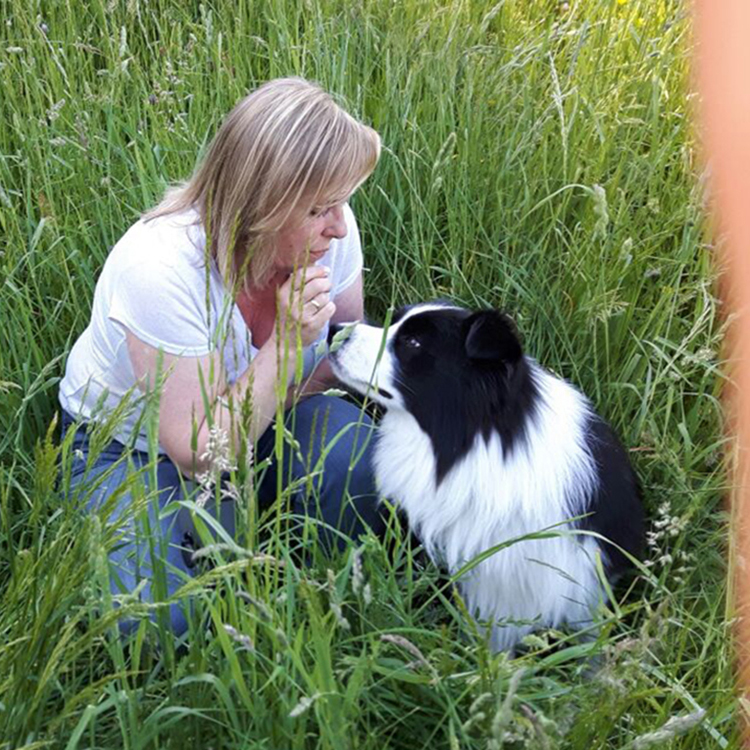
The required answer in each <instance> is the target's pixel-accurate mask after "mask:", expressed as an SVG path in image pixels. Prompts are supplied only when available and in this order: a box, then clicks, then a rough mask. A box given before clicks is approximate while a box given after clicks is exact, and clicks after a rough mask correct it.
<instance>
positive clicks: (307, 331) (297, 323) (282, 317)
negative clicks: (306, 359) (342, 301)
mask: <svg viewBox="0 0 750 750" xmlns="http://www.w3.org/2000/svg"><path fill="white" fill-rule="evenodd" d="M329 273H330V272H329V270H328V269H327V268H326V267H325V266H306V267H305V268H300V269H299V270H298V271H296V272H295V273H293V274H292V275H291V276H290V277H289V278H288V279H287V280H286V281H285V282H284V283H283V284H282V285H281V286H280V287H279V289H278V291H277V293H276V295H277V305H278V307H277V310H278V315H279V321H280V327H281V331H282V334H283V336H284V339H285V342H286V343H287V345H295V344H296V342H297V332H298V331H299V336H300V340H301V342H302V346H303V347H306V346H309V345H310V344H312V343H313V342H314V341H315V339H316V338H318V335H319V334H320V332H321V331H322V330H323V328H324V326H325V325H326V323H328V321H329V320H330V319H331V317H332V316H333V314H334V313H335V312H336V305H335V304H334V303H333V302H332V301H331V298H330V296H329V295H330V291H331V279H330V278H329ZM275 335H276V334H275V333H274V336H275Z"/></svg>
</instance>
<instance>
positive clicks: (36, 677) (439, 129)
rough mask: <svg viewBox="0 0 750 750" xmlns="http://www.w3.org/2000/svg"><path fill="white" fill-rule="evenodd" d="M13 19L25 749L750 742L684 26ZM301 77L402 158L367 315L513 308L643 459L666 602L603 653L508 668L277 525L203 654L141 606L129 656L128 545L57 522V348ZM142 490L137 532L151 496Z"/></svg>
mask: <svg viewBox="0 0 750 750" xmlns="http://www.w3.org/2000/svg"><path fill="white" fill-rule="evenodd" d="M3 11H4V12H3V14H2V18H1V19H0V37H1V38H0V84H1V86H2V88H1V90H2V95H1V96H0V113H1V116H2V123H3V127H2V129H0V232H1V233H2V238H3V241H2V245H0V311H1V312H2V316H3V323H2V326H0V460H1V461H2V464H1V465H0V592H1V593H0V597H1V598H0V634H1V636H0V748H3V750H5V748H20V747H48V746H49V747H58V746H59V747H68V748H71V749H72V748H76V747H78V748H83V747H103V748H112V747H127V748H141V747H144V748H147V747H173V746H175V747H176V746H180V745H181V744H183V743H185V742H190V743H191V745H195V746H205V747H216V748H218V747H222V748H234V747H237V748H240V747H252V746H256V745H257V746H265V747H271V748H298V747H299V748H302V747H305V748H307V747H324V748H329V747H330V748H344V747H361V748H382V747H394V748H400V747H403V748H409V749H410V750H413V748H415V747H430V748H432V747H450V748H456V747H460V748H468V747H472V748H474V747H476V748H485V747H498V748H499V747H540V748H545V747H571V748H586V749H588V748H605V747H618V748H619V747H626V746H627V744H628V743H629V742H632V741H633V739H634V738H636V737H638V736H641V735H644V734H646V733H648V732H652V731H654V730H655V729H657V728H658V727H660V726H661V725H663V724H665V723H666V722H667V721H668V720H669V719H670V717H672V716H675V715H678V714H686V713H691V712H694V711H696V710H697V708H698V707H700V708H703V709H705V710H706V712H707V713H706V717H705V719H704V721H703V723H702V724H701V725H700V726H699V727H697V728H694V729H693V730H692V731H690V732H688V733H687V734H685V735H684V736H683V737H681V738H679V739H675V740H674V742H673V744H672V747H675V748H677V747H679V748H696V749H701V750H703V749H704V748H709V747H736V744H735V740H734V739H733V716H732V712H733V706H734V702H733V696H732V689H731V665H730V663H729V649H728V636H727V628H728V624H727V613H726V612H727V608H726V605H725V583H724V565H723V555H724V528H723V524H724V520H723V517H722V515H721V498H722V492H723V484H724V482H725V477H724V473H723V466H722V446H723V437H722V432H721V429H720V408H719V403H718V393H719V388H720V378H719V368H720V361H719V356H720V353H719V348H720V340H721V330H720V320H719V312H718V305H717V302H716V299H715V297H714V292H713V280H714V271H713V269H712V266H711V262H712V258H711V248H710V247H709V246H708V245H707V244H705V243H706V239H705V232H704V227H703V225H702V217H701V199H702V196H701V191H700V183H699V180H698V177H699V174H698V169H699V168H698V165H697V164H696V156H695V152H694V137H693V134H692V133H691V128H690V115H691V93H690V82H689V75H688V62H689V58H688V56H689V51H690V38H689V23H688V19H687V18H686V13H685V11H686V8H684V7H683V5H682V3H679V2H671V1H669V2H668V1H666V0H659V1H658V2H645V0H644V1H638V0H631V1H629V2H618V0H606V1H605V0H582V1H581V2H570V3H556V2H552V1H550V2H541V1H540V2H526V3H522V2H515V1H512V0H509V1H508V2H505V3H503V2H501V3H498V4H492V3H489V2H487V3H484V2H482V3H479V2H472V3H469V2H458V1H456V2H441V3H436V2H426V1H421V2H420V1H418V0H406V1H405V2H402V3H392V2H382V1H381V0H365V2H362V3H339V2H333V1H332V0H321V1H320V2H307V1H306V2H302V1H300V2H292V1H290V0H284V1H283V2H282V0H262V1H261V2H252V3H251V2H248V1H247V0H238V1H237V2H232V3H229V2H226V3H214V4H211V3H177V2H166V1H165V0H156V1H154V2H149V3H144V2H142V1H141V0H127V1H125V0H122V1H121V2H118V1H117V0H111V1H110V2H103V0H92V2H90V3H85V4H79V3H75V4H73V3H70V2H60V3H55V4H38V3H21V2H20V1H19V0H9V1H8V2H6V3H5V4H4V5H3ZM289 74H298V75H304V76H307V77H309V78H313V79H316V80H318V81H320V82H321V83H322V84H323V85H324V86H325V87H326V88H328V89H330V90H332V91H334V92H335V93H336V94H337V95H340V96H341V97H342V99H343V101H345V102H346V103H347V105H348V106H349V107H350V109H351V110H352V111H353V112H354V113H355V114H357V115H358V116H360V117H362V118H363V119H364V120H365V121H367V122H369V123H370V124H372V125H373V126H374V127H375V128H377V130H378V131H379V132H380V134H381V136H382V138H383V143H384V146H385V150H384V154H383V157H382V159H381V162H380V164H379V166H378V168H377V170H376V172H375V174H374V175H373V176H372V178H371V179H370V180H369V181H368V183H367V184H366V185H365V186H364V187H363V188H362V189H361V191H360V192H359V193H358V194H357V195H356V196H355V197H354V199H353V206H354V208H355V211H356V213H357V216H358V220H359V224H360V229H361V231H362V235H363V243H364V246H365V259H366V266H367V268H368V271H367V275H366V292H367V309H368V314H369V315H370V316H371V317H373V318H375V319H382V318H383V317H384V316H385V315H386V312H387V310H388V309H389V308H390V307H392V306H396V305H400V304H402V303H404V302H413V301H415V300H421V299H430V298H435V297H449V298H451V299H455V300H458V301H460V302H462V303H465V304H468V305H492V306H498V307H502V308H504V309H506V310H508V311H509V312H510V313H511V314H512V315H513V316H514V318H515V319H516V320H517V322H518V325H519V327H520V329H521V331H522V333H523V335H524V338H525V342H526V346H527V349H528V350H529V351H530V352H531V353H532V354H533V355H534V356H536V357H537V358H538V359H539V360H540V361H541V362H543V363H544V364H545V365H547V366H549V367H551V368H552V369H554V370H555V371H556V372H558V373H560V374H562V375H564V376H565V377H567V378H569V379H570V380H572V381H573V382H574V383H576V384H577V385H579V386H580V387H581V388H582V389H584V390H585V391H586V392H587V393H588V394H589V395H590V396H591V397H592V398H593V400H594V401H595V403H596V405H597V407H598V408H599V409H600V411H601V412H602V413H603V414H604V415H605V416H606V417H607V418H608V419H609V420H610V421H611V422H612V423H613V424H614V426H615V427H616V428H617V430H618V432H619V433H620V435H621V436H622V438H623V440H624V442H625V443H626V445H627V446H629V447H630V448H631V450H632V456H633V460H634V462H635V464H636V467H637V469H638V473H639V475H640V478H641V480H642V483H643V487H644V495H645V500H646V503H647V507H648V512H649V517H650V519H651V520H652V521H654V522H657V525H655V526H654V527H653V531H654V534H655V535H654V536H652V537H651V541H652V545H651V546H650V548H649V551H648V557H649V560H648V562H649V566H648V570H649V573H650V575H652V576H653V578H652V582H651V583H647V582H646V581H645V580H644V578H643V577H641V578H639V579H638V580H636V581H635V582H634V583H633V584H632V586H630V587H629V588H628V587H625V588H622V589H619V590H618V594H619V595H620V596H621V598H622V600H621V602H620V606H619V609H618V610H617V611H615V610H614V609H613V611H611V612H609V613H604V614H603V625H602V632H601V637H600V639H599V640H598V641H597V642H595V643H588V644H583V645H581V644H577V643H575V642H573V641H570V640H567V641H564V642H563V644H562V645H558V646H557V647H554V646H553V643H552V642H554V640H555V637H554V635H552V636H551V635H549V634H545V633H541V634H539V636H538V637H537V638H534V639H531V641H530V643H529V645H528V650H527V651H525V652H523V653H522V654H520V655H519V656H518V657H517V658H516V659H509V658H507V657H505V656H503V655H491V654H490V653H489V652H488V651H487V649H486V645H485V644H484V641H483V638H482V636H481V632H480V631H478V630H476V629H475V628H474V627H473V626H472V624H471V623H470V622H469V621H468V620H467V618H466V616H465V613H464V611H463V605H462V602H461V601H460V599H459V598H457V597H456V596H455V595H454V594H453V593H452V592H451V590H450V589H449V588H446V587H444V586H443V584H442V582H441V580H440V578H439V576H438V572H437V571H436V570H434V569H433V568H432V567H431V566H426V567H424V568H423V567H420V566H419V562H418V560H417V559H415V556H414V553H413V550H412V549H411V547H410V546H409V544H408V543H407V540H405V539H403V538H402V533H403V532H402V531H400V530H399V529H398V527H397V526H396V525H395V524H394V525H393V528H392V529H391V531H390V533H389V538H388V539H387V540H386V542H385V543H380V542H378V541H377V540H375V539H367V540H365V541H364V542H363V543H362V545H360V546H359V547H357V548H356V549H357V551H356V554H355V551H354V549H352V550H349V551H347V552H346V553H344V554H342V555H340V556H338V557H336V558H335V559H331V560H328V559H324V558H323V557H322V556H321V555H318V554H316V555H315V560H314V562H313V565H311V566H309V567H302V566H300V565H299V564H298V562H296V560H295V557H294V555H293V554H291V553H290V550H289V546H288V544H287V543H286V541H285V537H284V535H283V523H280V522H278V518H279V517H278V516H277V515H274V514H270V515H268V516H267V517H263V518H261V519H258V518H257V517H256V515H255V514H253V513H250V514H245V515H244V516H243V519H242V521H241V525H243V528H244V529H245V533H244V534H243V535H241V538H240V539H238V544H239V548H238V549H231V548H229V547H226V546H225V547H221V546H219V547H217V548H216V549H215V550H214V551H213V552H209V553H208V555H209V559H212V560H213V562H214V565H206V566H205V567H204V572H203V573H202V574H201V576H199V577H198V578H197V579H195V580H194V581H193V582H192V583H190V584H188V585H187V586H186V588H185V589H184V590H183V592H182V598H183V599H184V600H185V601H186V602H187V601H191V602H193V607H194V613H193V614H194V623H193V626H192V627H191V631H190V634H189V638H188V640H187V644H186V645H184V646H182V647H181V648H177V647H176V646H175V644H174V643H173V641H172V639H171V638H170V637H169V636H168V635H167V633H166V631H165V630H164V629H163V628H162V627H160V626H159V625H158V624H153V625H152V624H151V623H150V622H149V621H148V614H149V613H148V611H146V609H145V608H144V607H143V605H140V604H137V603H135V602H132V601H131V602H125V603H124V605H123V608H122V609H121V610H120V611H119V615H122V614H123V613H124V612H125V611H127V612H129V613H130V614H131V615H133V616H138V617H142V618H143V623H142V625H141V628H140V630H139V633H138V635H137V637H136V639H135V640H134V641H133V642H132V643H131V644H129V645H127V646H124V645H123V644H122V643H121V641H120V639H119V638H118V637H117V635H116V634H117V628H116V620H117V618H118V612H117V611H115V610H113V608H112V604H111V602H108V601H107V599H108V596H107V592H108V587H107V585H106V564H105V560H106V555H107V551H108V549H110V548H111V547H112V545H113V544H115V543H116V541H117V530H116V529H112V528H111V527H110V526H108V525H107V524H106V523H103V522H102V521H101V520H100V519H95V518H91V517H88V518H87V517H85V516H84V515H82V514H80V513H78V512H76V510H75V508H73V507H71V506H70V504H66V503H64V502H63V501H62V498H61V496H60V493H59V490H58V488H57V487H56V486H55V479H56V465H57V461H58V460H59V457H58V454H59V453H61V454H62V455H63V456H65V455H66V452H67V453H69V452H70V446H69V445H67V446H66V445H63V446H62V447H61V446H60V445H59V439H58V437H57V433H54V432H52V433H50V437H49V438H46V437H45V436H46V435H47V434H48V428H49V426H50V424H51V422H52V420H53V415H54V413H55V409H56V393H57V384H58V381H59V378H60V376H61V373H62V368H63V365H64V360H65V356H66V354H67V352H68V351H69V348H70V346H71V345H72V342H73V341H74V339H75V336H76V335H77V334H78V333H79V332H80V331H81V330H82V329H83V327H84V326H85V325H86V322H87V320H88V316H89V311H90V305H91V299H92V294H93V288H94V284H95V281H96V278H97V274H98V271H99V269H100V268H101V265H102V263H103V261H104V258H105V257H106V254H107V252H108V250H109V248H111V246H112V245H113V244H114V242H115V241H116V240H117V239H118V238H119V236H120V235H121V234H122V232H123V231H124V230H125V229H126V228H127V227H128V226H129V224H130V223H131V222H132V221H133V220H135V219H136V218H137V216H138V215H139V214H140V212H142V211H143V210H145V209H146V208H148V207H149V206H151V205H152V204H153V203H154V202H155V201H156V200H157V199H158V198H159V196H160V195H161V193H162V191H163V189H164V186H165V185H166V184H167V183H168V182H170V181H176V180H178V179H181V178H184V177H186V176H187V175H189V174H190V172H191V170H192V167H193V165H194V163H195V159H196V157H197V156H198V154H199V153H200V152H201V149H202V148H203V146H204V145H205V144H206V143H207V142H208V140H209V139H210V137H211V136H212V134H213V133H214V132H215V129H216V127H217V124H218V123H219V122H220V120H221V118H222V116H223V115H224V114H225V113H226V112H227V111H228V110H229V109H230V108H231V107H232V105H233V104H234V102H235V101H237V99H239V98H240V97H241V96H242V95H244V94H245V93H246V92H247V91H248V90H249V89H250V88H252V87H253V86H254V85H256V84H257V83H259V82H261V81H264V80H266V79H268V78H270V77H274V76H279V75H289ZM132 481H133V483H134V487H136V486H137V484H138V478H137V477H135V478H134V479H133V480H132ZM134 491H135V494H136V496H139V497H140V502H139V503H138V504H137V505H138V507H137V508H135V509H134V513H135V514H136V515H137V514H138V513H142V512H143V508H144V507H145V504H147V503H148V502H149V500H150V498H148V497H147V496H145V495H144V493H143V492H141V493H140V495H139V494H138V490H137V487H136V489H135V490H134ZM193 511H194V512H195V513H196V514H197V515H198V517H199V518H203V522H204V526H205V530H206V533H207V534H208V533H209V531H210V528H211V520H210V516H201V514H200V513H199V512H198V511H197V509H195V508H193ZM264 523H265V524H267V529H268V530H267V532H265V533H264V532H263V531H262V529H261V528H260V527H261V526H262V524H264ZM213 533H214V535H216V534H218V533H219V532H217V531H214V532H213ZM311 533H312V530H311ZM220 541H221V540H220ZM311 546H312V547H313V548H314V545H311ZM247 550H250V552H248V551H247ZM259 554H264V555H271V556H273V558H274V559H273V560H271V559H266V558H261V559H257V555H259ZM248 596H249V597H250V598H248ZM162 609H163V607H162ZM344 622H345V623H346V625H345V624H344ZM226 626H228V627H226ZM384 636H387V637H385V638H384ZM248 638H249V639H250V640H249V641H248V640H247V639H248ZM243 639H244V640H243ZM250 644H252V648H249V645H250ZM589 653H597V654H599V664H600V665H601V667H602V670H601V672H600V673H599V676H598V677H594V678H592V677H591V676H590V665H589V661H588V660H587V659H585V658H582V656H584V655H586V654H589ZM522 670H523V671H522ZM264 741H265V744H263V742H264ZM493 743H494V744H493ZM514 743H515V744H514Z"/></svg>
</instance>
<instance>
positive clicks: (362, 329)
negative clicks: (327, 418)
mask: <svg viewBox="0 0 750 750" xmlns="http://www.w3.org/2000/svg"><path fill="white" fill-rule="evenodd" d="M395 330H396V329H395V328H391V329H389V330H388V333H387V336H386V342H388V341H390V340H391V339H392V338H393V335H394V333H395ZM381 348H383V329H382V328H374V327H373V326H368V325H365V324H364V323H359V324H357V325H356V326H355V327H354V328H353V329H352V330H351V333H350V334H349V336H348V338H347V339H346V341H345V346H342V347H341V348H340V349H339V350H338V351H337V352H336V357H335V358H334V359H332V360H331V363H332V365H333V370H334V372H335V373H336V375H337V376H338V378H339V379H340V380H342V381H343V382H344V383H347V384H348V385H350V386H352V387H353V388H356V389H357V390H359V391H361V392H362V393H365V392H367V394H368V396H370V397H371V398H372V399H373V400H374V401H377V402H378V403H379V404H382V405H383V406H387V407H393V406H398V407H401V408H403V405H404V404H403V399H402V398H401V395H400V394H399V392H398V391H397V390H395V389H394V388H393V385H392V383H393V382H394V379H395V375H394V368H393V358H392V356H391V351H390V347H389V346H388V345H387V343H386V346H385V348H383V352H382V355H381V356H380V359H378V354H380V350H381ZM368 386H369V387H368ZM381 387H382V388H385V389H387V390H388V391H389V393H390V394H391V395H392V397H393V398H390V399H389V398H385V397H384V396H382V395H381V394H380V393H378V390H379V389H380V388H381Z"/></svg>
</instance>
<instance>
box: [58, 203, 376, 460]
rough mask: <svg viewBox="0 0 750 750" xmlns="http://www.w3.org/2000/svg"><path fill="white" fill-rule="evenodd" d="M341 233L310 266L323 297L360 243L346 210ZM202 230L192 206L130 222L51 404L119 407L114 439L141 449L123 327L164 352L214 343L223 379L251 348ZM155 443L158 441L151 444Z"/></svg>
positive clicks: (199, 350) (246, 359)
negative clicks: (326, 274)
mask: <svg viewBox="0 0 750 750" xmlns="http://www.w3.org/2000/svg"><path fill="white" fill-rule="evenodd" d="M344 214H345V217H346V224H347V233H346V237H344V238H343V239H340V240H339V239H334V240H333V241H332V242H331V244H330V248H329V251H328V252H327V253H326V255H324V256H323V257H322V258H321V259H320V260H319V261H318V262H317V263H318V264H320V265H325V266H328V267H329V268H330V269H331V282H332V285H333V287H332V290H331V298H332V299H334V298H335V297H336V296H337V295H338V294H340V293H341V292H343V291H344V290H345V289H346V288H347V287H348V286H349V285H350V284H352V283H353V282H354V281H355V280H356V279H357V278H358V277H359V275H360V273H361V271H362V247H361V244H360V239H359V231H358V229H357V222H356V220H355V218H354V214H353V213H352V210H351V209H350V208H349V206H348V205H347V206H345V207H344ZM205 248H206V237H205V232H204V230H203V227H202V226H201V224H200V222H199V218H198V214H197V212H196V211H193V210H191V211H188V212H185V213H181V214H172V215H168V216H161V217H159V218H156V219H152V220H151V221H148V222H144V221H143V220H142V219H141V220H139V221H137V222H136V223H135V224H133V226H131V227H130V229H128V231H127V232H126V233H125V234H124V235H123V237H122V238H121V239H120V241H119V242H118V243H117V244H116V245H115V246H114V247H113V248H112V251H111V252H110V254H109V256H108V257H107V260H106V262H105V264H104V268H103V269H102V273H101V276H100V277H99V280H98V281H97V283H96V290H95V291H94V304H93V308H92V311H91V322H90V323H89V325H88V327H87V328H86V330H85V331H84V332H83V333H82V334H81V336H80V337H79V339H78V340H77V341H76V343H75V345H74V346H73V348H72V350H71V352H70V356H69V357H68V361H67V365H66V368H65V377H64V378H63V379H62V382H61V383H60V404H61V405H62V407H63V408H64V409H65V410H66V411H67V412H68V413H69V414H71V415H72V416H74V417H81V418H82V419H84V420H96V419H105V418H107V417H109V416H110V415H111V414H112V411H113V410H114V409H115V408H117V407H120V408H122V409H123V410H124V415H123V417H119V415H118V419H122V421H121V423H120V425H121V426H120V428H119V430H117V431H116V432H115V437H116V438H117V439H118V440H120V441H121V442H123V443H129V442H130V440H131V439H133V438H135V441H134V443H133V444H134V445H135V447H136V448H138V449H140V450H147V447H148V443H147V439H146V432H145V425H142V424H141V421H142V420H141V415H142V412H143V408H144V396H143V393H142V392H140V391H139V389H138V388H137V386H136V384H135V376H134V374H133V368H132V365H131V362H130V357H129V355H128V350H127V345H126V341H125V330H124V329H125V328H127V329H128V330H129V331H131V332H132V333H133V334H134V335H135V336H136V337H138V338H139V339H140V340H141V341H143V342H145V343H146V344H150V345H151V346H153V347H155V348H158V349H161V350H163V351H164V352H165V353H168V354H175V355H178V356H183V357H202V356H205V355H206V354H208V353H209V352H211V351H216V350H223V360H224V365H225V368H226V378H227V382H228V383H230V384H231V383H233V382H234V381H235V380H236V379H237V378H238V377H240V376H241V375H242V373H243V372H244V371H245V370H246V369H247V366H248V364H249V363H250V360H251V359H252V358H253V357H254V356H255V354H256V353H257V349H256V348H255V347H254V346H253V343H252V340H251V334H250V329H249V328H248V327H247V325H246V324H245V321H244V319H243V318H242V314H241V313H240V311H239V308H238V307H237V306H236V305H235V304H234V303H233V302H232V299H231V295H230V294H228V292H227V289H226V287H225V285H224V283H223V281H222V278H221V275H220V273H219V270H218V267H217V265H216V263H215V262H214V261H213V260H209V262H208V264H207V263H206V254H205ZM327 333H328V326H325V328H324V329H323V330H322V331H321V333H320V335H319V337H318V339H317V341H316V342H314V343H313V344H312V345H311V346H309V347H307V349H306V350H305V352H304V373H305V375H309V374H310V372H312V370H313V368H314V367H315V365H316V364H317V361H318V360H319V359H320V358H321V350H322V348H323V347H322V346H321V345H320V342H325V339H326V336H327ZM160 450H161V447H160Z"/></svg>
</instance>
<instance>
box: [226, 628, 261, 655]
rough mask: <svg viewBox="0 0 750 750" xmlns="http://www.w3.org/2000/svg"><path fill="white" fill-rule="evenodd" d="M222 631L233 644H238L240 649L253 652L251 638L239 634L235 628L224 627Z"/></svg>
mask: <svg viewBox="0 0 750 750" xmlns="http://www.w3.org/2000/svg"><path fill="white" fill-rule="evenodd" d="M224 630H225V631H226V632H227V635H228V636H229V637H230V638H231V639H232V640H233V641H234V642H235V643H239V644H240V646H242V648H244V649H246V650H247V651H255V644H254V643H253V640H252V638H250V636H249V635H245V634H244V633H240V632H239V631H237V630H236V629H235V628H233V627H232V626H231V625H224Z"/></svg>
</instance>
